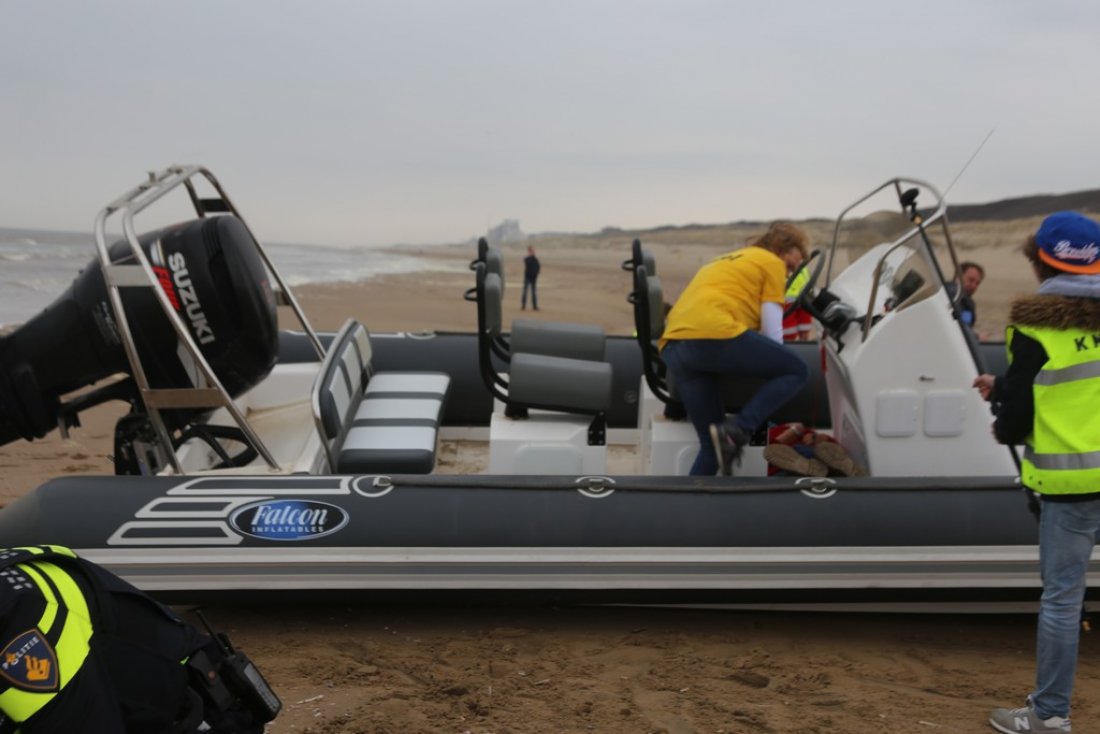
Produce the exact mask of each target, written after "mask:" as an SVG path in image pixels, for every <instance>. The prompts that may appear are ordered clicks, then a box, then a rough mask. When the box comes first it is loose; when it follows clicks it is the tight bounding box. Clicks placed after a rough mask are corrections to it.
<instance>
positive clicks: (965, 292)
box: [947, 261, 985, 329]
mask: <svg viewBox="0 0 1100 734" xmlns="http://www.w3.org/2000/svg"><path fill="white" fill-rule="evenodd" d="M983 280H985V269H984V268H983V267H982V266H981V265H979V264H978V263H974V262H969V261H967V262H961V263H959V277H958V282H959V283H960V284H962V294H961V295H960V296H959V301H958V306H959V320H960V321H962V322H963V323H964V324H966V325H967V326H969V327H970V328H971V329H974V328H975V326H974V325H975V323H976V322H977V320H978V309H977V307H976V306H975V305H974V294H975V293H977V292H978V286H980V285H981V284H982V281H983ZM957 290H958V289H957V287H956V285H955V282H954V281H952V282H951V283H948V284H947V295H948V296H950V297H951V298H952V299H954V297H955V293H956V291H957Z"/></svg>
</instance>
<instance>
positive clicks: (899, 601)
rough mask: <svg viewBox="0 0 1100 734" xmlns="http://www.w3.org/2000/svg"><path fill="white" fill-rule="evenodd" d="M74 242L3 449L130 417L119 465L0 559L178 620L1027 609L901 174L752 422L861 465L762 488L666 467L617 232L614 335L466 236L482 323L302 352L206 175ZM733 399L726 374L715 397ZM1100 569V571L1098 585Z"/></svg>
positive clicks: (135, 198) (935, 207)
mask: <svg viewBox="0 0 1100 734" xmlns="http://www.w3.org/2000/svg"><path fill="white" fill-rule="evenodd" d="M169 194H172V195H173V196H180V195H181V194H182V195H185V196H186V197H187V199H188V200H189V202H190V204H191V206H192V207H193V208H194V210H195V217H194V218H193V219H190V220H188V221H185V222H182V223H180V224H176V225H172V226H169V227H162V228H158V229H153V230H150V231H146V232H143V233H140V234H139V230H138V227H137V225H136V224H135V217H136V216H137V215H139V214H141V215H142V216H144V214H143V212H144V210H145V209H147V208H148V207H151V206H153V205H154V204H156V203H157V202H159V201H160V200H161V199H162V198H164V197H165V196H167V195H169ZM883 198H885V200H886V201H887V202H888V204H889V206H890V207H891V208H892V210H893V211H894V212H895V214H894V215H892V216H894V217H895V218H896V219H898V220H899V221H901V222H903V223H904V227H903V228H902V230H901V231H900V232H899V233H898V234H897V236H892V237H890V238H889V239H887V240H885V241H882V242H879V243H878V244H871V245H868V246H863V247H854V246H852V245H851V243H850V242H848V244H846V242H847V241H846V240H845V236H844V235H843V234H842V232H843V231H844V230H845V228H846V226H847V225H848V224H849V223H851V222H855V225H856V228H857V229H858V228H859V226H860V222H863V223H864V224H865V223H866V221H867V220H866V219H862V220H861V219H857V218H855V216H854V214H853V212H854V211H856V210H857V209H864V208H866V207H868V206H871V203H870V202H873V201H879V200H881V199H883ZM114 223H117V224H119V225H121V229H122V232H123V237H122V238H121V239H120V240H118V241H117V242H114V243H113V244H108V237H107V234H106V232H107V229H108V226H109V224H114ZM865 229H866V227H865ZM116 231H117V230H116ZM864 234H866V233H864ZM95 237H96V259H95V260H93V262H92V264H91V265H90V266H89V267H88V268H86V269H85V270H84V271H83V272H82V273H81V275H80V276H79V277H78V278H77V279H76V281H74V283H73V285H72V286H71V287H70V289H69V290H68V291H67V292H66V293H65V294H63V295H62V296H61V297H59V298H58V300H57V301H56V302H55V303H54V304H53V305H51V306H50V307H49V308H47V309H46V310H45V311H43V312H42V313H41V314H39V315H38V316H37V317H35V318H34V319H32V320H30V321H28V322H27V323H26V324H25V325H23V326H22V327H21V328H20V329H18V330H16V331H15V332H14V333H12V334H10V335H9V336H7V337H5V338H4V339H3V341H0V410H2V412H0V440H2V441H5V442H6V441H14V440H33V439H34V438H37V437H41V436H43V435H45V434H46V433H47V432H48V431H50V430H53V429H55V428H57V427H59V426H60V428H61V429H62V430H67V429H69V428H72V427H74V426H76V425H78V421H79V414H80V412H81V411H83V410H85V409H87V408H89V407H91V406H93V405H97V404H100V403H103V402H105V401H108V400H122V401H125V402H127V403H128V404H129V406H130V408H129V412H128V413H127V414H126V415H125V416H124V417H123V418H121V419H120V420H119V422H118V425H117V427H116V432H115V451H114V461H115V468H116V475H114V476H66V477H63V478H58V479H55V480H53V481H50V482H48V483H46V484H45V485H43V486H41V487H39V488H38V489H37V490H35V491H34V492H32V493H30V494H28V495H27V496H25V497H23V498H21V499H20V500H18V501H16V502H14V503H12V504H11V505H9V506H8V507H6V508H5V509H3V510H2V511H0V538H3V542H4V544H5V545H21V544H38V543H58V544H63V545H67V546H70V547H72V548H74V549H76V550H77V551H78V552H79V553H81V554H83V555H85V556H86V557H88V558H90V559H92V560H95V561H98V562H100V563H102V564H104V565H105V566H107V567H108V568H110V569H111V570H113V571H115V572H116V573H118V574H120V575H122V576H123V577H125V578H127V579H128V580H130V581H131V582H133V583H134V584H136V585H137V586H139V587H140V588H143V589H145V590H148V591H150V592H152V593H155V594H157V595H159V596H161V597H162V598H166V599H169V600H177V601H184V600H193V599H196V598H198V597H201V596H207V595H211V594H215V595H225V596H232V595H238V596H243V597H246V598H249V599H253V600H254V599H258V598H262V597H263V596H265V595H280V596H281V597H287V598H294V599H298V600H311V599H324V600H332V599H336V600H342V601H344V600H346V601H350V600H353V599H355V600H365V601H387V600H402V601H408V600H411V601H418V602H419V601H427V600H435V599H445V600H458V601H463V602H477V601H501V600H503V601H508V602H517V601H526V600H531V601H542V602H553V603H571V602H584V603H661V604H745V605H751V604H766V605H770V606H784V605H787V604H792V605H795V604H797V605H814V606H818V607H825V608H828V607H830V606H833V605H850V604H859V605H878V604H892V605H901V606H902V607H903V608H907V609H919V608H924V605H927V604H945V603H950V604H953V605H969V604H979V605H986V604H1006V605H1007V604H1032V603H1034V602H1035V601H1036V600H1037V598H1038V594H1039V590H1040V580H1039V573H1038V567H1037V558H1038V551H1037V545H1036V543H1037V523H1036V515H1035V510H1036V504H1035V502H1034V499H1033V498H1031V497H1029V494H1028V493H1027V492H1026V491H1024V490H1023V489H1022V488H1021V486H1020V484H1019V480H1018V469H1017V461H1016V456H1015V451H1014V449H1013V448H1011V447H1004V446H1000V445H998V444H996V443H995V442H994V441H993V439H992V437H991V435H990V429H989V425H990V422H991V420H992V414H991V409H990V406H989V405H988V404H986V403H984V402H982V401H981V399H980V398H979V396H978V394H977V392H976V391H975V390H973V389H972V388H971V383H972V381H973V379H974V377H975V376H976V375H977V374H979V372H980V371H997V370H999V369H1003V365H1004V356H1003V354H1002V352H1003V349H1004V346H1003V344H1002V345H989V344H979V343H978V341H977V340H976V339H975V338H974V336H973V334H972V333H971V332H970V330H969V329H968V327H967V326H965V325H964V324H962V323H961V322H960V319H959V314H958V310H957V306H956V304H955V303H954V302H953V299H952V298H951V296H950V295H949V294H951V293H957V292H958V289H957V287H956V288H953V287H951V283H952V278H953V277H954V276H953V274H954V273H955V271H956V265H957V262H956V254H955V247H954V244H953V243H952V241H951V235H950V231H949V227H948V218H947V207H946V204H945V203H944V202H943V200H942V197H941V196H940V195H939V194H938V193H937V192H936V191H935V189H934V188H933V187H932V186H930V185H928V184H926V183H923V182H921V181H916V180H908V179H901V178H899V179H893V180H891V181H888V182H886V183H885V184H883V185H882V186H880V187H878V188H876V189H875V190H874V191H872V192H871V193H870V194H868V195H867V196H864V197H862V198H860V199H859V200H857V201H856V202H855V203H854V204H853V205H852V206H851V207H849V208H848V209H846V210H845V211H844V212H842V213H841V215H840V216H839V217H838V219H837V223H836V227H835V230H834V236H833V241H832V243H831V247H830V249H829V250H828V251H825V252H822V253H819V254H817V255H816V256H815V257H814V258H813V259H812V260H811V262H809V263H807V264H806V267H808V268H809V272H810V276H809V279H808V280H809V283H808V285H807V287H806V288H805V289H804V290H803V291H802V293H801V295H800V296H799V299H798V301H797V303H798V304H799V305H801V306H802V307H804V308H806V309H808V310H809V311H810V312H811V313H812V314H813V316H814V318H815V320H816V321H815V325H816V327H817V329H818V331H819V333H820V340H819V341H816V342H803V343H797V344H794V345H792V348H793V349H795V350H796V351H797V352H798V353H799V354H800V355H801V357H802V358H803V359H804V360H805V361H806V363H807V365H808V366H809V367H810V368H811V374H812V379H811V380H810V383H809V384H808V385H807V386H806V388H805V389H804V390H803V391H802V393H801V394H799V395H798V396H796V397H795V398H794V399H793V400H792V401H791V402H790V403H789V404H788V405H787V406H785V407H784V408H783V410H782V411H781V414H779V415H776V416H774V417H773V419H774V420H775V421H776V422H777V423H782V422H789V421H799V422H802V423H804V424H806V425H808V426H810V427H813V428H815V429H817V430H818V431H821V432H825V433H828V434H830V435H831V436H832V437H833V438H834V439H835V440H836V441H837V442H838V443H839V444H840V445H841V446H842V447H843V448H844V449H845V450H846V451H847V452H848V454H849V455H850V456H851V457H853V458H854V459H855V460H856V461H857V462H859V463H860V464H862V465H863V466H865V467H866V468H867V469H868V474H867V475H866V476H836V475H834V476H827V477H803V476H784V475H775V474H771V475H769V467H768V464H767V462H766V461H764V459H763V452H764V449H765V444H766V442H767V436H766V434H765V433H763V432H762V433H761V434H760V435H759V436H757V437H755V439H754V442H753V445H752V446H749V447H748V448H747V449H746V452H745V455H744V457H743V459H742V461H741V464H740V465H739V466H737V467H735V469H734V473H733V476H716V477H689V476H687V470H688V468H689V466H690V464H691V461H692V459H693V457H694V455H695V452H696V451H697V449H698V440H697V438H696V435H695V433H694V431H693V429H692V428H691V426H690V424H689V423H688V422H686V421H685V420H684V419H683V409H682V406H680V405H679V403H678V401H677V398H676V390H675V385H674V384H673V383H671V381H670V380H669V376H668V374H667V373H666V372H665V370H664V367H663V365H662V363H661V360H660V354H659V352H658V351H657V350H656V348H655V339H656V337H657V336H658V335H659V334H660V330H661V328H662V326H663V314H664V309H663V308H662V305H663V301H664V295H663V293H662V288H661V283H660V278H659V270H658V268H659V263H657V262H655V261H654V258H653V256H652V254H651V253H650V252H648V251H647V250H646V249H645V247H644V246H643V244H642V243H640V242H637V241H635V242H633V243H627V242H624V245H623V256H624V260H623V262H622V267H623V269H625V270H627V271H628V272H629V273H630V276H631V279H632V283H633V287H632V288H631V289H630V292H629V293H628V292H624V294H623V295H624V297H626V298H629V299H630V301H631V302H632V303H633V304H634V313H635V322H636V323H635V324H634V326H635V329H636V336H635V337H631V338H627V337H620V336H606V335H605V334H603V332H602V331H601V330H600V329H598V328H595V327H593V326H590V325H586V324H556V323H547V322H524V321H516V322H514V323H512V324H504V323H502V319H501V311H502V309H501V306H500V299H501V294H502V291H503V288H504V281H503V272H504V270H503V268H502V266H501V261H502V259H503V257H504V255H503V254H502V252H501V251H500V250H498V249H496V248H493V247H490V246H488V244H487V243H485V242H482V243H481V244H480V245H479V247H478V249H477V251H476V252H471V275H470V289H469V291H467V293H466V294H465V299H466V301H468V303H462V301H461V300H460V299H461V296H459V295H456V301H457V302H458V303H456V307H464V308H473V309H476V310H477V314H478V330H477V333H472V334H471V333H427V334H424V333H418V334H413V333H395V334H372V333H371V332H370V331H369V324H365V323H361V322H360V321H359V320H356V319H349V320H348V321H347V323H346V324H345V325H344V327H343V328H342V329H341V330H340V331H339V332H337V333H317V332H316V331H315V330H314V329H313V328H312V327H311V326H310V324H309V322H308V319H307V318H306V316H305V314H304V313H303V312H302V309H301V308H300V307H299V306H298V304H297V302H296V300H295V298H294V296H293V293H292V292H291V289H290V288H289V287H288V286H287V284H286V282H285V280H284V279H283V278H282V277H281V276H280V274H279V273H278V270H277V268H276V267H275V266H274V265H273V264H272V263H271V262H270V260H269V259H268V256H267V255H266V253H265V252H264V250H263V248H262V247H261V246H260V244H259V243H258V242H257V241H256V239H255V237H254V236H253V235H252V233H251V230H250V229H249V228H248V226H247V224H246V223H245V221H244V218H243V217H242V216H241V214H240V212H239V211H237V209H236V207H235V206H234V205H233V203H232V202H231V200H230V199H229V197H228V196H227V194H226V193H225V191H224V190H223V188H222V186H221V184H220V183H219V182H218V181H217V179H216V178H215V177H214V176H213V175H212V174H211V173H210V171H208V170H206V169H205V168H202V167H198V166H188V167H174V168H170V169H167V170H165V171H162V172H159V173H157V174H152V175H151V176H150V177H149V179H148V180H147V181H143V182H142V183H141V184H140V185H139V186H137V187H135V188H134V189H133V190H132V191H129V192H127V193H125V194H124V195H122V196H121V197H119V198H118V199H116V200H115V201H113V202H112V203H110V204H109V205H108V206H106V207H105V208H104V209H103V210H102V211H101V212H100V214H99V216H98V217H97V218H96V222H95ZM615 265H616V266H617V265H618V263H617V262H616V263H615ZM364 287H370V286H369V283H367V284H366V285H364ZM279 306H282V307H284V308H283V310H282V311H281V312H280V310H279V308H278V307H279ZM280 313H282V314H283V317H282V318H283V320H284V321H293V323H291V324H290V325H287V324H283V325H282V326H280V322H279V319H280ZM287 314H289V316H288V315H287ZM754 387H755V385H754V384H752V383H751V381H739V382H731V384H729V385H727V386H726V388H725V395H724V399H725V401H726V405H727V410H728V411H729V412H731V413H733V412H736V410H737V409H738V406H739V404H740V403H742V402H743V401H744V399H745V396H746V395H748V394H751V391H752V390H753V389H754ZM466 452H471V456H473V457H474V458H472V459H469V460H465V459H464V458H463V457H464V455H465V453H466ZM445 455H446V456H445ZM463 466H474V467H476V471H475V472H474V473H468V472H465V471H461V467H463ZM1098 582H1100V563H1097V562H1094V565H1093V567H1092V569H1091V575H1090V579H1089V584H1090V598H1091V597H1092V596H1094V594H1095V586H1096V584H1097V583H1098Z"/></svg>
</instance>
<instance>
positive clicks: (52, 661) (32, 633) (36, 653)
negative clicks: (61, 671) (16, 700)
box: [0, 628, 58, 693]
mask: <svg viewBox="0 0 1100 734" xmlns="http://www.w3.org/2000/svg"><path fill="white" fill-rule="evenodd" d="M0 678H3V679H4V680H6V681H7V682H8V683H10V684H11V685H13V686H15V687H16V688H19V689H21V690H24V691H32V692H35V693H42V692H49V691H56V690H57V684H58V675H57V653H56V652H55V651H54V649H53V645H51V644H50V641H49V640H47V639H46V636H45V635H43V634H42V633H41V632H39V631H38V629H36V628H32V629H29V630H27V631H26V632H24V633H23V634H21V635H19V636H17V637H16V638H15V639H13V640H12V641H11V642H9V643H8V644H7V645H5V646H4V649H3V650H0Z"/></svg>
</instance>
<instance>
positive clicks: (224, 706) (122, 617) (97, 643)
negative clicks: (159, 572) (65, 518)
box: [0, 545, 278, 734]
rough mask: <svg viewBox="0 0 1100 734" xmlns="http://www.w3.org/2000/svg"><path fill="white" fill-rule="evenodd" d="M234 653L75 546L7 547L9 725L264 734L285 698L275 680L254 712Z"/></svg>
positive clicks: (1, 619)
mask: <svg viewBox="0 0 1100 734" xmlns="http://www.w3.org/2000/svg"><path fill="white" fill-rule="evenodd" d="M232 654H236V651H234V650H232V649H231V648H230V647H228V641H227V640H225V639H224V637H222V638H221V639H217V638H212V637H210V636H208V635H205V634H202V633H201V632H199V631H198V630H197V629H195V628H194V627H193V626H191V625H190V624H187V623H186V622H184V621H183V620H182V619H180V618H179V617H178V616H177V615H176V614H175V613H174V612H172V611H171V610H170V609H168V608H167V607H165V606H163V605H161V604H159V603H157V602H155V601H153V600H152V599H150V598H149V597H148V596H146V595H145V594H143V593H142V592H140V591H138V590H137V589H136V588H134V587H133V586H131V585H130V584H128V583H126V582H125V581H123V580H121V579H119V578H118V577H117V576H114V575H112V574H110V573H108V572H107V571H105V570H103V569H102V568H100V567H99V566H96V565H95V564H93V563H91V562H89V561H85V560H84V559H81V558H78V557H77V556H76V555H75V554H74V553H73V552H72V551H71V550H69V549H67V548H63V547H60V546H50V545H43V546H34V547H28V548H15V549H9V550H0V732H3V733H4V734H7V732H13V731H17V732H19V734H44V733H46V732H51V733H57V732H66V734H68V733H70V732H71V733H73V734H100V733H102V734H122V733H123V732H125V733H127V734H131V733H132V734H137V733H138V732H140V733H141V734H160V733H165V734H177V733H178V734H184V733H185V732H197V731H209V732H224V733H226V734H228V733H230V732H241V733H248V734H251V733H253V732H255V733H259V732H262V731H263V722H264V721H268V720H270V719H271V718H273V717H274V713H277V711H278V700H277V699H275V698H274V694H271V693H270V690H269V689H268V690H267V691H266V694H265V695H267V697H268V700H267V704H268V707H267V708H268V711H269V712H270V711H271V710H272V709H273V711H274V712H273V713H270V716H264V715H262V713H261V715H257V714H256V712H254V711H251V710H249V707H248V705H247V703H246V702H245V701H244V699H242V695H241V693H242V692H241V691H240V690H231V686H227V681H228V680H229V678H230V677H231V675H229V674H226V670H225V669H224V667H225V660H226V657H227V655H232ZM238 658H243V655H238ZM245 660H247V659H245ZM248 665H250V663H249V664H248ZM250 672H251V673H255V670H254V668H252V669H251V671H250ZM255 676H256V677H257V678H259V680H260V681H261V682H262V678H260V677H259V676H258V673H255ZM263 686H266V683H264V684H263ZM238 688H239V686H238ZM249 693H250V692H247V691H246V692H245V696H246V697H247V696H248V694H249ZM261 693H264V692H261ZM253 698H254V699H255V698H256V697H255V696H254V697H253ZM272 699H273V700H274V702H273V703H272ZM260 708H263V706H261V707H260Z"/></svg>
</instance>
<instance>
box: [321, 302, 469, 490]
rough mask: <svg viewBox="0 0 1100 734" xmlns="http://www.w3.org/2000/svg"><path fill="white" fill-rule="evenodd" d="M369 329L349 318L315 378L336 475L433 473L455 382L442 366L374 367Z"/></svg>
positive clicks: (323, 434) (331, 466)
mask: <svg viewBox="0 0 1100 734" xmlns="http://www.w3.org/2000/svg"><path fill="white" fill-rule="evenodd" d="M370 358H371V349H370V336H369V334H368V333H367V330H366V328H365V327H363V325H362V324H360V323H358V322H356V321H355V320H353V319H349V320H348V322H347V323H345V324H344V326H343V328H342V329H341V330H340V332H339V333H338V334H337V335H336V338H335V339H334V340H333V342H332V344H331V345H330V346H329V350H328V352H327V353H326V355H325V359H324V361H323V362H322V364H321V369H320V371H319V372H318V375H317V380H316V382H315V383H314V391H313V408H314V419H315V421H316V423H317V428H318V431H319V432H320V434H321V439H322V444H323V445H324V447H325V453H326V456H327V459H328V464H329V470H330V471H332V472H334V473H337V474H430V473H431V472H432V471H433V470H434V469H435V457H436V447H437V446H438V438H439V424H440V420H441V417H442V415H443V406H444V404H445V402H446V399H447V391H448V389H449V387H450V379H451V378H450V376H449V375H447V374H446V373H443V372H373V370H372V367H371V359H370Z"/></svg>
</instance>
